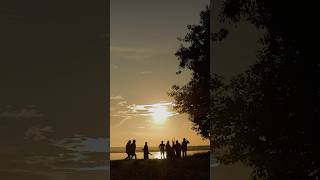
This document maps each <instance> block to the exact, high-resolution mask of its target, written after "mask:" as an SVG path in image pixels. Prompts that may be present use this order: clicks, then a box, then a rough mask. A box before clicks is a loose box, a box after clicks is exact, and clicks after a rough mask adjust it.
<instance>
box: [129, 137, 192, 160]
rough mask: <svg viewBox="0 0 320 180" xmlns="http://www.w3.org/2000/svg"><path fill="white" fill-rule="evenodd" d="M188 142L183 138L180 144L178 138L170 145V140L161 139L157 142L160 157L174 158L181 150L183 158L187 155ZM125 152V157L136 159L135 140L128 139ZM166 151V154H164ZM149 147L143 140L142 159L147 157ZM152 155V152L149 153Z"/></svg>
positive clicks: (178, 156)
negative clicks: (164, 141) (159, 142)
mask: <svg viewBox="0 0 320 180" xmlns="http://www.w3.org/2000/svg"><path fill="white" fill-rule="evenodd" d="M189 143H190V142H189V141H188V140H186V138H183V141H182V142H181V144H180V143H179V141H178V140H176V142H174V141H172V146H171V145H170V141H167V143H166V144H164V143H163V141H161V144H159V150H160V158H161V159H165V158H167V159H174V158H181V152H182V157H183V158H185V157H187V146H188V144H189ZM126 153H127V155H128V156H127V157H126V158H125V159H133V158H134V159H137V155H136V140H133V141H132V142H131V140H129V141H128V142H127V144H126ZM165 153H166V156H165ZM149 154H151V153H150V152H149V147H148V143H147V142H145V145H144V147H143V158H144V159H149ZM151 155H152V154H151Z"/></svg>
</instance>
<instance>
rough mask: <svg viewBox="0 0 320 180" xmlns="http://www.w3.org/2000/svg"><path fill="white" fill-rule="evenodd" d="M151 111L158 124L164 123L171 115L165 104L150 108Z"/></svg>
mask: <svg viewBox="0 0 320 180" xmlns="http://www.w3.org/2000/svg"><path fill="white" fill-rule="evenodd" d="M150 112H151V115H152V118H153V119H154V122H155V123H157V124H163V123H164V122H165V121H166V120H167V118H168V117H169V116H170V112H168V110H167V108H166V107H164V106H157V107H153V108H150Z"/></svg>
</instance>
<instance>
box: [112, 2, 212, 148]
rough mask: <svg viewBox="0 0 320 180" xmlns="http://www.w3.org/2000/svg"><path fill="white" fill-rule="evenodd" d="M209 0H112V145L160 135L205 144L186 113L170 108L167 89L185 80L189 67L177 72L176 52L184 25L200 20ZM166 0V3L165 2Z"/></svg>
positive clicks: (151, 140)
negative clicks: (181, 72) (180, 73)
mask: <svg viewBox="0 0 320 180" xmlns="http://www.w3.org/2000/svg"><path fill="white" fill-rule="evenodd" d="M208 3H209V0H197V1H194V0H175V1H169V0H166V1H150V0H138V1H124V0H111V20H110V21H111V24H110V27H111V33H110V43H111V51H110V52H111V65H110V73H111V80H110V88H111V89H110V102H111V107H110V111H111V114H110V117H111V119H110V140H111V142H110V143H111V147H119V146H124V145H125V143H126V142H127V141H128V140H129V139H136V140H137V146H142V145H143V144H144V142H145V141H148V143H149V146H157V145H158V144H159V143H160V141H161V140H164V141H166V140H172V139H173V138H175V139H177V140H179V141H180V142H181V141H182V138H184V137H186V138H187V139H188V140H189V141H190V142H191V143H190V145H208V144H209V142H208V141H207V140H202V138H201V137H200V136H198V135H197V134H196V133H195V132H194V131H193V130H192V129H191V127H192V124H191V123H190V121H189V120H188V116H187V115H185V114H178V113H176V112H174V111H173V110H172V99H171V98H170V97H168V96H167V92H168V91H169V90H170V87H171V86H172V85H174V84H180V85H182V84H185V83H186V82H188V80H189V78H190V74H189V73H188V72H185V73H183V74H182V75H176V74H175V72H176V71H177V68H178V61H177V58H176V57H175V56H174V53H175V52H176V50H177V49H178V47H179V44H180V43H179V41H178V40H177V38H178V37H183V36H184V35H185V33H186V32H187V31H186V25H188V24H195V23H199V20H200V17H199V13H200V11H201V10H203V9H204V8H205V6H206V5H207V4H208ZM168 4H170V5H168Z"/></svg>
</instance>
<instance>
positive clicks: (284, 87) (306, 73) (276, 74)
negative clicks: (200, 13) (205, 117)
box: [211, 0, 320, 179]
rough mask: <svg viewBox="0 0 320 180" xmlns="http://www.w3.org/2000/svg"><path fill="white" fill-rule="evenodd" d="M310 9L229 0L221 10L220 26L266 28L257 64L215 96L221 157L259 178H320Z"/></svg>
mask: <svg viewBox="0 0 320 180" xmlns="http://www.w3.org/2000/svg"><path fill="white" fill-rule="evenodd" d="M289 5H290V6H289ZM310 6H312V5H310ZM284 9H286V11H285V13H284V12H283V10H284ZM308 11H311V12H312V10H311V9H309V8H308V7H306V5H305V4H302V3H301V2H299V3H295V2H290V3H288V2H274V1H267V0H254V1H251V0H244V1H243V0H227V1H225V4H224V7H223V9H222V13H221V22H228V23H237V22H239V21H240V20H247V21H249V22H251V23H252V24H254V25H256V27H257V28H264V29H265V30H266V34H265V36H264V37H263V38H262V39H261V42H262V43H263V45H264V48H263V49H262V50H260V51H259V52H258V59H257V63H255V64H254V65H252V66H250V68H249V69H248V70H247V71H246V72H244V73H242V74H240V75H238V76H236V77H234V78H233V79H232V80H231V82H230V83H229V84H227V85H225V86H224V87H222V88H221V89H220V91H219V92H222V94H221V93H220V94H216V93H215V94H214V99H215V101H214V104H213V107H212V112H211V113H212V114H214V116H212V118H213V119H212V124H211V125H212V132H211V133H212V134H211V136H212V143H213V144H212V145H213V147H214V148H215V150H216V153H217V157H218V159H219V160H220V161H222V162H224V163H233V162H237V161H241V162H244V163H246V164H247V165H250V166H252V167H253V168H254V171H253V176H254V177H255V176H256V177H260V178H262V179H317V178H318V177H319V175H320V174H319V173H320V164H319V163H320V156H319V154H318V152H319V150H320V147H319V145H318V141H317V140H316V137H318V135H319V130H318V122H319V117H320V114H319V110H320V106H319V105H320V104H319V102H320V99H319V97H320V83H319V78H318V77H320V69H319V61H318V60H317V59H315V58H311V57H312V55H313V54H312V53H314V52H316V50H315V48H314V46H312V45H311V44H310V42H309V40H310V38H311V37H313V36H314V35H315V34H313V33H312V30H310V29H308V28H306V27H308V26H307V24H308V20H312V17H313V16H310V13H308ZM297 12H301V13H297ZM299 20H303V22H301V24H297V21H299ZM299 22H300V21H299Z"/></svg>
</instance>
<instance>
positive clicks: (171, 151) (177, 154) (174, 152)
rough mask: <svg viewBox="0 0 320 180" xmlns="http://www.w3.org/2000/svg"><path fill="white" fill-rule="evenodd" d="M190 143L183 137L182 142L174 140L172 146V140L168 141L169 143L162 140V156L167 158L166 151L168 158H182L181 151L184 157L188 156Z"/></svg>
mask: <svg viewBox="0 0 320 180" xmlns="http://www.w3.org/2000/svg"><path fill="white" fill-rule="evenodd" d="M189 143H190V142H189V141H188V140H186V138H183V141H182V143H181V144H180V143H179V141H178V140H176V142H174V141H172V146H170V141H167V144H164V143H163V141H161V144H159V149H160V158H161V159H164V158H165V155H164V153H165V152H166V158H167V159H174V158H181V152H182V157H183V158H185V157H187V146H188V144H189Z"/></svg>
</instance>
